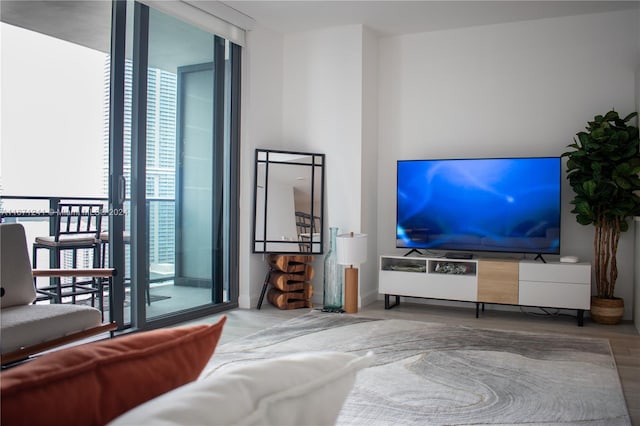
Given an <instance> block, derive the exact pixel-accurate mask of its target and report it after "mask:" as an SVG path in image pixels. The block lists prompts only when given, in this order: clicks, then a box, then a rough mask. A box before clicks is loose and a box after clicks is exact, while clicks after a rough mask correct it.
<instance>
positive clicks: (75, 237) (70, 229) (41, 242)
mask: <svg viewBox="0 0 640 426" xmlns="http://www.w3.org/2000/svg"><path fill="white" fill-rule="evenodd" d="M102 210H103V206H102V204H87V203H84V204H75V203H60V204H59V205H58V210H57V211H56V212H55V214H56V218H55V220H54V232H53V235H50V236H46V237H36V239H35V242H34V244H33V268H34V269H37V265H38V250H41V249H45V250H48V251H50V252H52V251H53V254H54V256H50V258H51V259H52V260H53V264H52V265H51V267H52V268H60V266H61V265H60V264H61V257H62V253H63V252H65V251H71V253H72V268H77V267H78V264H77V262H78V250H82V249H84V250H91V251H92V252H93V256H92V263H93V267H94V268H98V267H99V266H100V231H101V226H102V214H103V211H102ZM34 281H35V279H34ZM36 291H37V292H38V293H39V294H41V295H44V296H46V298H49V299H52V300H54V302H56V303H62V298H63V297H71V298H72V303H74V304H75V303H76V301H77V299H76V297H77V296H79V295H83V294H88V295H90V296H91V305H92V306H93V305H94V304H95V297H96V295H97V297H98V299H99V302H100V309H101V310H103V292H102V285H101V283H97V282H95V280H91V281H88V282H84V281H82V282H78V281H77V279H76V278H73V279H72V281H71V283H64V284H63V283H62V282H61V281H60V278H55V279H53V281H52V282H51V283H50V285H49V286H45V287H40V288H38V287H37V286H36Z"/></svg>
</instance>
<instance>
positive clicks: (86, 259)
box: [0, 195, 212, 324]
mask: <svg viewBox="0 0 640 426" xmlns="http://www.w3.org/2000/svg"><path fill="white" fill-rule="evenodd" d="M78 201H81V202H92V203H101V204H103V206H104V210H105V211H108V208H107V200H106V198H99V197H96V198H92V197H76V198H73V197H59V196H16V195H3V196H0V221H2V222H19V223H21V224H22V225H23V226H24V227H25V232H26V234H27V243H28V244H29V246H31V244H32V243H33V242H34V241H35V238H36V237H41V236H47V235H51V233H52V230H53V229H54V220H55V218H56V214H55V212H57V211H58V205H59V203H61V202H63V203H64V202H78ZM147 212H148V217H149V232H148V236H149V239H148V242H147V243H148V251H149V255H148V258H147V259H148V265H149V268H148V272H147V274H146V275H147V277H148V280H147V282H145V283H142V284H143V285H145V286H147V287H148V291H147V292H146V295H147V296H146V298H147V300H146V302H147V303H146V316H147V318H152V317H160V316H163V315H166V314H169V313H174V312H178V311H183V310H188V309H190V308H192V307H194V306H200V305H203V304H206V303H209V301H210V300H211V297H212V296H211V293H212V291H211V288H210V287H208V288H207V287H198V286H190V285H176V276H175V270H176V267H175V266H176V265H175V199H167V198H150V199H147ZM126 213H128V201H127V202H126V207H125V214H126ZM108 222H109V221H108V213H105V214H104V220H103V221H102V231H103V233H104V232H108V225H109V223H108ZM125 223H126V225H125V227H126V228H127V229H129V218H128V217H127V218H126V219H125ZM130 248H131V244H130V243H129V242H128V241H127V242H125V244H124V250H125V271H124V280H125V299H124V306H123V309H124V323H125V324H127V323H130V322H131V278H130V277H131V275H130V270H131V268H130V267H131V250H130ZM100 249H101V252H100V259H99V263H100V266H109V265H108V263H109V260H108V259H109V253H108V252H109V250H110V247H109V244H108V243H105V244H102V245H101V247H100ZM40 252H41V254H39V255H38V265H37V267H38V268H40V269H42V268H49V267H50V265H52V263H53V262H52V258H51V256H46V253H45V252H44V251H42V250H41V251H40ZM29 256H30V257H32V253H29ZM71 258H72V255H71V252H70V251H65V252H63V254H62V259H61V267H62V268H70V267H73V264H72V259H71ZM76 265H77V267H79V268H88V267H91V266H92V265H93V252H92V251H91V250H87V249H80V250H78V256H77V263H76ZM118 273H121V271H119V272H118ZM67 280H69V279H67ZM48 285H50V282H48V281H47V280H46V279H42V278H39V279H38V281H37V282H36V286H37V287H38V288H42V287H45V286H48ZM111 294H112V291H111V289H109V288H105V295H104V305H103V312H104V313H105V319H108V320H112V318H110V315H111V314H112V309H111V304H112V298H111ZM91 302H92V301H91V295H89V294H87V295H84V296H77V297H76V298H75V300H74V299H72V298H71V297H65V298H63V300H62V303H83V304H90V303H91ZM36 303H54V301H53V300H51V299H50V298H49V297H46V296H44V295H40V296H39V297H38V300H37V302H36Z"/></svg>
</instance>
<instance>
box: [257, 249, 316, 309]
mask: <svg viewBox="0 0 640 426" xmlns="http://www.w3.org/2000/svg"><path fill="white" fill-rule="evenodd" d="M312 261H313V256H298V255H296V256H285V255H278V254H273V255H270V256H269V265H270V266H271V273H270V274H269V283H270V284H271V288H270V289H269V292H268V293H267V300H268V301H269V303H271V304H272V305H274V306H277V307H278V308H280V309H298V308H311V307H313V305H312V303H311V296H313V286H312V285H311V283H310V282H309V281H311V279H313V274H314V272H313V266H311V265H310V263H311V262H312Z"/></svg>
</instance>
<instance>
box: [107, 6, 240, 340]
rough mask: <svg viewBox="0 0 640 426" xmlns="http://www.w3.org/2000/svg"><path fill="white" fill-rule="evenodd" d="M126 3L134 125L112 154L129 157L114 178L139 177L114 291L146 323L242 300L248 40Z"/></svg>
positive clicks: (128, 312) (133, 321)
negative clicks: (240, 219)
mask: <svg viewBox="0 0 640 426" xmlns="http://www.w3.org/2000/svg"><path fill="white" fill-rule="evenodd" d="M114 4H115V5H116V7H118V2H115V3H114ZM121 6H122V5H120V7H121ZM126 9H127V10H126V13H124V12H123V14H124V15H126V21H125V22H129V24H128V25H125V24H121V25H120V26H118V25H114V30H117V28H118V27H120V28H121V29H122V28H126V29H127V30H126V36H125V38H126V41H125V43H124V46H127V45H128V46H129V48H126V47H124V46H123V47H122V48H121V49H120V50H124V52H121V53H119V54H123V55H124V57H125V60H124V63H123V64H122V65H121V68H122V70H121V71H122V72H123V75H124V79H123V82H122V83H121V84H122V92H123V95H122V103H121V105H115V106H114V108H116V109H117V108H121V109H122V111H123V120H122V123H124V126H123V128H124V129H125V130H123V131H122V137H121V138H117V137H113V138H112V144H113V146H112V147H111V153H112V155H115V156H120V157H121V158H122V160H121V163H122V165H121V167H120V165H119V164H118V161H115V162H112V164H113V165H114V169H113V170H112V172H113V174H114V175H115V176H116V178H114V179H113V181H114V182H126V183H125V184H124V185H125V187H129V189H124V190H122V191H112V196H113V199H112V201H113V205H114V206H117V203H118V202H119V201H122V202H123V203H124V205H126V206H130V216H127V217H130V223H128V222H127V218H123V220H122V222H123V223H122V224H121V229H122V230H123V235H124V236H125V238H123V239H122V241H115V240H114V241H113V243H114V244H116V245H119V247H120V253H123V254H125V256H123V257H124V259H121V260H120V261H121V262H122V263H123V264H124V265H123V266H124V269H130V273H128V274H127V276H126V277H124V278H123V279H122V280H120V282H119V283H118V286H119V288H120V291H118V286H116V292H114V293H119V294H121V295H122V299H123V300H122V312H123V313H122V317H123V320H124V322H125V323H126V322H127V321H128V320H129V321H130V325H131V326H133V327H134V328H140V329H145V328H153V327H157V326H163V325H166V324H169V323H174V322H176V321H183V320H187V319H192V318H195V317H198V316H201V315H205V314H209V313H214V312H217V311H220V310H223V309H228V308H231V307H235V306H237V280H238V278H237V266H236V265H237V246H236V241H237V219H236V218H237V208H238V207H237V205H238V203H237V187H238V176H237V168H238V164H239V161H238V155H239V149H238V139H239V138H238V123H239V121H238V118H237V114H238V112H239V108H238V102H237V101H238V99H239V59H240V58H239V53H240V48H239V47H238V46H236V45H234V44H233V43H230V42H228V41H227V40H225V39H223V38H221V37H219V36H216V35H214V34H211V33H208V32H206V31H204V30H202V29H199V28H196V27H194V26H192V25H189V24H187V23H185V22H182V21H180V20H178V19H176V18H173V17H171V16H168V15H166V14H164V13H161V12H159V11H157V10H154V9H151V8H149V7H147V6H145V5H142V4H139V3H128V7H127V8H126ZM127 52H129V53H127ZM117 54H118V52H116V51H114V52H112V55H117ZM112 61H115V62H118V58H113V57H112ZM112 72H113V69H112ZM112 81H113V80H112ZM116 83H117V82H116ZM112 117H116V119H117V113H116V114H114V112H112ZM127 123H130V126H129V127H130V131H128V130H127V127H128V126H127ZM115 132H116V133H118V129H116V130H115ZM129 135H130V136H129ZM119 139H120V141H119ZM119 167H120V170H118V168H119ZM118 176H121V179H118V178H117V177H118ZM120 184H121V183H116V184H115V185H120ZM122 194H126V197H125V198H126V200H124V201H123V200H118V195H122ZM115 225H117V224H115ZM114 229H115V228H114ZM114 251H115V250H114ZM116 257H117V256H116ZM113 262H115V263H117V262H118V259H117V258H115V257H114V259H113ZM127 266H130V268H127ZM117 308H118V307H117V306H116V309H117Z"/></svg>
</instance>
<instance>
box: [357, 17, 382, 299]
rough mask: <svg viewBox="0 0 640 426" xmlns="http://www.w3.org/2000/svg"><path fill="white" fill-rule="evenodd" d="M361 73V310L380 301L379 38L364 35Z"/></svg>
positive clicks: (368, 32) (369, 34)
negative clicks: (363, 256) (363, 246)
mask: <svg viewBox="0 0 640 426" xmlns="http://www.w3.org/2000/svg"><path fill="white" fill-rule="evenodd" d="M362 44H363V69H362V80H363V81H362V87H363V91H362V154H361V155H362V201H361V205H362V226H361V231H362V232H364V233H366V234H369V238H367V262H365V263H364V264H362V265H360V287H359V290H360V292H359V293H360V302H361V303H360V306H363V305H367V304H369V303H371V302H373V301H375V300H376V299H377V298H378V257H377V256H376V254H377V253H378V238H377V223H378V208H377V206H378V119H379V117H378V37H377V35H376V34H375V33H373V32H372V31H371V30H369V29H367V28H365V29H364V32H363V39H362Z"/></svg>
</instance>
